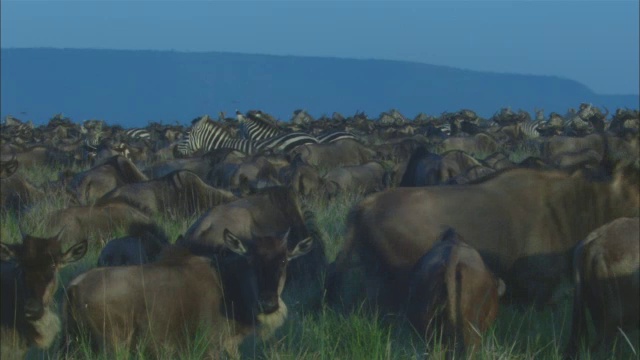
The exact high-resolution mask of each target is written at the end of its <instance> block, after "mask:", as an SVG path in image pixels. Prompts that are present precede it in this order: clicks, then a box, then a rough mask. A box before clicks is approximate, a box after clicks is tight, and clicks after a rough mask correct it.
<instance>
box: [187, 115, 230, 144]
mask: <svg viewBox="0 0 640 360" xmlns="http://www.w3.org/2000/svg"><path fill="white" fill-rule="evenodd" d="M187 136H188V152H189V153H194V152H196V151H199V150H201V149H202V150H204V151H211V150H213V149H219V148H220V145H221V143H222V142H223V141H225V140H227V139H231V138H233V135H232V134H231V132H230V131H229V129H227V128H226V127H224V126H222V125H220V124H217V123H215V122H213V121H212V120H211V119H210V118H209V117H208V116H203V117H202V118H201V119H200V120H198V121H196V122H194V123H193V126H192V127H191V130H190V131H189V132H188V135H187Z"/></svg>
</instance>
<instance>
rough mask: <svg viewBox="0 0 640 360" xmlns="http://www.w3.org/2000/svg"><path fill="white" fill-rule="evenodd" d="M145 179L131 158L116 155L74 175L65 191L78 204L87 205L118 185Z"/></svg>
mask: <svg viewBox="0 0 640 360" xmlns="http://www.w3.org/2000/svg"><path fill="white" fill-rule="evenodd" d="M145 180H147V177H146V176H145V175H144V174H143V173H142V172H140V170H138V168H137V167H136V166H135V165H134V164H133V163H132V162H131V160H129V159H126V158H124V157H123V156H119V155H118V156H114V157H112V158H110V159H108V160H107V161H106V162H104V163H103V164H101V165H97V166H95V167H93V168H91V169H89V170H87V171H84V172H81V173H79V174H77V175H75V176H74V177H73V179H72V180H71V181H70V182H69V185H68V186H67V193H68V194H70V195H71V196H72V197H73V199H75V201H76V202H77V204H78V205H89V204H91V203H93V202H94V201H95V200H97V199H98V198H100V197H102V196H103V195H105V194H106V193H108V192H109V191H111V190H113V189H115V188H117V187H119V186H122V185H125V184H131V183H136V182H139V181H145Z"/></svg>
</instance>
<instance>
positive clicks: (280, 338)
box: [0, 149, 640, 360]
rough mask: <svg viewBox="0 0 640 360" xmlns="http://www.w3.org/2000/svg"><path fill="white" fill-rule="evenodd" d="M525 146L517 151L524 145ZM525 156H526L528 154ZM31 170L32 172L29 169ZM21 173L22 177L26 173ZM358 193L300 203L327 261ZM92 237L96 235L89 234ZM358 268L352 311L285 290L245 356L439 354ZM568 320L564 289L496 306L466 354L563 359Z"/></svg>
mask: <svg viewBox="0 0 640 360" xmlns="http://www.w3.org/2000/svg"><path fill="white" fill-rule="evenodd" d="M524 150H526V149H523V150H522V151H523V152H524ZM527 156H528V155H527ZM34 173H37V172H34ZM30 174H32V173H29V174H25V176H30ZM53 178H54V176H53V175H52V174H40V175H38V177H35V179H36V180H33V181H34V182H35V183H36V185H38V186H43V185H44V184H45V183H46V182H47V181H51V180H52V179H53ZM362 198H363V195H362V194H355V193H354V194H345V195H341V196H338V197H336V198H334V199H332V200H326V199H319V198H316V199H305V200H303V203H304V206H306V207H308V208H310V209H313V210H314V211H315V212H316V217H317V221H318V226H319V228H320V229H322V230H323V231H324V232H325V234H326V236H325V240H326V244H325V248H326V253H327V256H328V258H329V260H333V259H334V258H335V256H336V254H337V253H338V251H339V250H340V247H341V244H342V242H343V234H344V231H345V219H346V216H347V214H348V211H349V209H350V208H351V206H352V205H353V204H354V203H356V202H357V201H359V200H360V199H362ZM65 206H66V200H65V198H64V196H63V194H62V193H61V192H60V193H56V192H54V193H52V194H50V195H49V196H47V197H45V198H44V199H42V200H41V201H39V202H38V203H36V204H35V205H34V206H33V207H32V208H31V209H30V211H28V212H27V213H26V214H25V215H24V216H22V217H21V218H18V217H17V216H16V215H15V214H12V213H10V214H4V215H3V218H2V223H1V226H0V235H1V236H2V240H3V242H7V243H11V242H15V241H18V239H19V238H20V228H22V229H23V231H25V232H28V233H33V234H36V233H38V234H42V233H45V232H46V229H44V225H43V220H42V219H44V218H45V215H46V214H48V213H50V212H52V211H55V210H57V209H61V208H64V207H65ZM196 218H197V216H192V217H191V218H188V219H172V218H167V217H157V218H155V220H156V221H157V223H158V224H159V225H160V227H161V228H163V229H164V230H165V232H166V233H167V235H168V236H169V239H170V240H171V241H172V242H173V241H175V239H176V238H177V237H178V235H180V234H183V233H184V232H185V231H186V229H187V228H188V227H189V225H190V224H192V223H193V222H194V221H195V219H196ZM122 235H124V232H123V231H122V230H117V231H115V232H114V233H112V234H108V235H106V236H109V237H111V238H113V237H117V236H122ZM92 240H93V241H95V239H92ZM98 254H99V248H98V247H97V246H90V248H89V252H88V253H87V255H86V256H85V257H84V258H83V259H82V260H80V261H79V262H77V263H74V264H70V265H69V266H67V267H66V268H64V269H62V270H61V272H60V273H59V278H60V284H61V286H60V287H59V289H58V292H57V294H56V304H57V308H58V309H60V308H61V306H60V305H61V304H62V300H63V298H64V294H65V285H67V284H68V283H69V282H70V281H71V280H72V279H73V278H74V277H76V276H77V275H79V274H81V273H83V272H85V271H87V270H89V269H91V268H93V267H95V264H96V262H97V258H98ZM362 283H363V279H362V274H360V273H358V271H352V272H351V274H349V277H348V280H347V284H348V286H347V288H348V290H349V291H350V292H352V293H353V294H352V295H353V299H354V301H355V303H356V304H360V305H359V306H356V307H355V310H353V311H348V312H345V311H339V310H335V309H331V308H328V307H326V306H324V305H322V306H320V308H319V309H318V308H314V307H308V306H305V305H306V304H307V303H308V302H312V301H315V302H317V299H313V298H311V297H312V296H311V295H310V294H312V293H305V289H304V288H300V289H296V290H295V291H293V290H292V291H288V292H286V294H285V302H286V303H287V304H288V306H289V310H290V311H289V318H288V320H287V321H286V323H285V325H284V326H283V327H282V328H281V329H279V330H278V331H277V333H276V335H275V336H274V338H273V339H271V340H268V341H262V340H260V339H257V338H255V337H251V338H249V339H248V340H247V341H245V343H244V344H243V345H242V346H241V353H242V357H243V358H248V359H310V360H316V359H332V360H333V359H345V360H347V359H422V358H426V359H441V358H445V356H446V352H445V351H444V349H443V348H442V347H441V346H440V345H439V344H438V343H436V344H426V343H425V342H424V340H423V339H421V337H420V336H418V334H416V332H415V331H414V330H413V328H412V327H411V326H410V325H408V324H407V322H406V321H405V320H404V319H403V318H402V317H400V316H378V315H376V314H372V313H371V311H370V310H369V309H368V308H367V307H366V306H365V305H364V303H363V302H362V301H363V295H362V291H360V290H361V289H362ZM570 321H571V296H565V297H564V298H562V299H561V301H560V303H559V304H558V305H557V306H556V307H555V308H546V309H545V310H543V311H536V310H534V309H528V310H522V309H516V308H514V307H511V306H508V305H506V306H501V308H500V314H499V316H498V318H497V320H496V322H495V324H494V326H493V327H491V328H490V330H489V331H487V332H486V333H485V334H483V341H482V346H481V348H480V349H479V350H478V352H477V353H475V355H474V356H473V357H472V358H475V359H561V358H562V353H561V352H562V350H563V348H564V345H565V344H566V341H567V339H568V335H569V331H570V324H571V323H570ZM626 335H627V337H626V338H625V337H622V336H621V337H620V338H619V340H618V342H617V343H616V345H615V349H614V351H606V352H602V351H601V352H597V353H589V352H588V351H585V350H584V349H583V352H582V354H583V356H584V358H586V359H634V358H637V356H636V355H634V350H632V349H636V351H637V349H638V344H639V343H640V341H639V339H638V337H639V336H638V332H637V331H636V332H634V333H631V334H626ZM209 341H210V339H207V338H206V334H205V333H204V332H200V333H198V335H197V336H196V337H195V339H194V340H193V342H192V344H191V346H189V348H188V349H186V350H183V351H182V352H181V353H180V356H179V357H176V355H175V354H174V355H171V353H170V352H166V353H163V354H162V356H160V358H167V359H175V358H180V359H202V358H203V356H204V349H205V348H206V344H207V343H208V342H209ZM56 349H57V344H54V346H52V348H50V349H48V350H44V351H43V350H37V349H32V350H31V351H30V352H29V355H28V359H56V358H58V357H57V354H56ZM114 357H115V358H116V359H153V358H156V357H155V356H153V355H150V354H145V353H144V352H141V351H139V349H138V351H133V352H132V353H131V354H129V353H128V352H126V351H125V350H120V351H118V352H117V353H116V354H115V356H107V355H105V354H92V353H91V351H90V346H89V344H88V342H86V341H83V342H81V344H80V347H79V349H78V351H77V352H76V353H75V354H74V356H73V357H72V359H113V358H114Z"/></svg>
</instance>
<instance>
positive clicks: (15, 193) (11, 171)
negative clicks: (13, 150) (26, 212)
mask: <svg viewBox="0 0 640 360" xmlns="http://www.w3.org/2000/svg"><path fill="white" fill-rule="evenodd" d="M3 155H4V154H3ZM17 169H18V160H17V158H16V156H15V155H13V156H11V158H9V159H8V160H5V156H2V158H0V207H1V209H2V211H4V210H14V211H20V210H22V209H23V208H24V207H25V206H27V205H29V204H30V203H32V202H33V201H34V199H36V198H39V197H41V196H42V195H43V193H42V191H40V190H39V189H38V188H36V187H35V186H34V185H33V184H31V183H30V182H29V181H27V179H25V178H24V177H23V176H22V175H21V174H17V173H16V171H17Z"/></svg>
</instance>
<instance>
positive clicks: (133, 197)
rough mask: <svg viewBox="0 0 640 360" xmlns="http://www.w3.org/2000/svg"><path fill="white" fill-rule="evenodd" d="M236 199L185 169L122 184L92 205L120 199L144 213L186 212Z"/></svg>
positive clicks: (201, 209) (180, 213)
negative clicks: (150, 178) (154, 177)
mask: <svg viewBox="0 0 640 360" xmlns="http://www.w3.org/2000/svg"><path fill="white" fill-rule="evenodd" d="M235 199H236V196H235V195H233V194H232V193H230V192H229V191H226V190H222V189H216V188H214V187H211V186H209V185H207V184H205V183H204V182H203V181H202V180H201V179H200V178H199V177H198V175H196V174H194V173H192V172H191V171H187V170H178V171H174V172H172V173H170V174H168V175H166V176H163V177H161V178H159V179H152V180H148V181H142V182H137V183H133V184H127V185H122V186H120V187H118V188H116V189H114V190H112V191H110V192H109V193H107V194H105V195H104V196H103V197H101V198H100V199H98V201H96V205H101V204H108V203H111V202H113V201H116V202H117V201H123V202H126V203H128V204H130V205H133V206H135V207H136V208H138V209H140V210H142V211H143V212H145V213H147V214H157V213H163V214H170V215H176V216H189V215H193V214H194V213H196V214H199V213H201V212H204V211H206V210H207V209H210V208H212V207H214V206H216V205H219V204H224V203H227V202H230V201H233V200H235Z"/></svg>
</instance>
